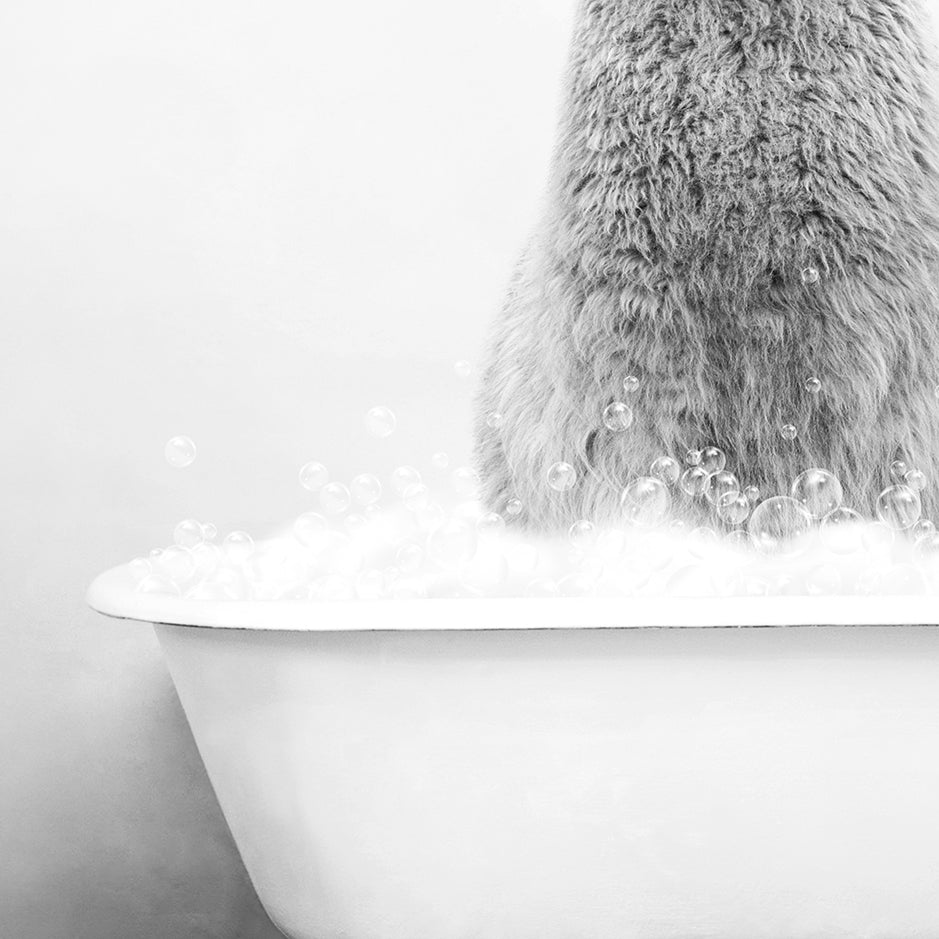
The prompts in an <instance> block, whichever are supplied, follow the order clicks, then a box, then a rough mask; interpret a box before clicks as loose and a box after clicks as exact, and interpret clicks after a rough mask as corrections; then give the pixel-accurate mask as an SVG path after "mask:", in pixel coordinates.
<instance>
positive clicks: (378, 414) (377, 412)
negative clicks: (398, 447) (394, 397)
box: [365, 405, 398, 438]
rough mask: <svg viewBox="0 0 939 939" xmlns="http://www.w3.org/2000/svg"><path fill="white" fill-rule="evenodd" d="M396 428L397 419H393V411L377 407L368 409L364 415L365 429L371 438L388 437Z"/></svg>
mask: <svg viewBox="0 0 939 939" xmlns="http://www.w3.org/2000/svg"><path fill="white" fill-rule="evenodd" d="M397 426H398V419H397V418H396V417H395V415H394V411H392V410H391V408H386V407H383V406H382V405H379V406H378V407H374V408H370V409H369V411H368V413H367V414H366V415H365V429H366V430H367V431H368V432H369V433H370V434H371V435H372V436H373V437H379V438H381V437H390V436H391V435H392V434H393V433H394V431H395V427H397Z"/></svg>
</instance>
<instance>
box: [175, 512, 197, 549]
mask: <svg viewBox="0 0 939 939" xmlns="http://www.w3.org/2000/svg"><path fill="white" fill-rule="evenodd" d="M173 543H174V544H178V545H182V546H183V547H184V548H194V547H195V546H196V545H197V544H202V526H201V525H200V524H199V523H198V522H197V521H196V520H195V519H194V518H187V519H185V520H184V521H182V522H180V523H179V524H178V525H177V526H176V527H175V528H174V529H173Z"/></svg>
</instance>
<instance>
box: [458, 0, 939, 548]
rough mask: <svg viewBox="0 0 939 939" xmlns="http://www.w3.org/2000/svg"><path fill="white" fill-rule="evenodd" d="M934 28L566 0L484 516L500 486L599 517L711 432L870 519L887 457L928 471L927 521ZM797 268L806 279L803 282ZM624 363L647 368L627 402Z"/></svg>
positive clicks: (839, 7)
mask: <svg viewBox="0 0 939 939" xmlns="http://www.w3.org/2000/svg"><path fill="white" fill-rule="evenodd" d="M927 35H928V29H927V27H926V19H925V16H924V13H923V11H922V10H921V9H920V7H919V4H918V3H916V2H914V0H586V2H583V3H582V6H581V8H580V11H579V16H578V23H577V26H576V31H575V35H574V41H573V54H572V59H571V63H570V69H569V76H568V81H567V95H566V106H565V108H564V112H563V116H562V119H561V126H560V131H559V140H558V143H557V146H556V151H555V156H554V161H553V168H552V173H551V179H550V187H549V193H548V198H547V200H546V205H545V208H544V213H543V216H542V218H541V220H540V223H539V224H538V225H537V227H536V230H535V232H534V235H533V237H532V238H531V240H530V242H529V244H528V246H527V249H526V250H525V252H524V254H523V257H522V259H521V262H520V263H519V265H518V267H517V269H516V271H515V274H514V276H513V279H512V282H511V285H510V289H509V292H508V297H507V300H506V302H505V305H504V308H503V310H502V312H501V314H500V316H499V317H498V319H497V321H496V322H495V324H494V327H493V330H492V333H491V337H490V341H489V345H488V349H487V353H486V359H485V364H484V369H483V373H482V382H481V387H480V389H479V392H478V395H477V399H476V418H475V424H476V428H475V435H476V456H477V465H478V468H479V471H480V475H481V477H482V480H483V493H484V500H485V501H486V502H487V503H488V505H489V506H490V507H491V508H493V509H495V510H498V511H500V512H503V513H504V511H505V506H506V503H507V501H508V500H509V499H513V498H518V499H519V500H520V501H521V503H522V506H523V508H522V513H521V515H520V516H518V520H519V521H520V522H521V523H523V524H525V525H528V526H530V527H537V528H539V529H542V530H551V529H557V528H561V527H566V526H567V525H569V524H570V523H571V521H573V520H575V519H578V518H593V519H598V520H609V519H615V518H617V517H618V515H619V513H620V512H621V509H620V493H621V490H622V488H623V485H624V484H625V483H626V482H627V481H628V480H629V479H631V478H634V477H636V476H641V475H646V474H647V473H648V471H649V465H650V463H651V462H652V460H653V459H654V458H656V457H658V456H661V455H666V454H668V455H671V456H675V457H677V458H679V459H681V457H682V456H683V455H684V453H685V452H686V451H687V450H688V449H689V448H692V447H702V446H706V445H709V444H714V445H717V446H719V447H721V448H722V449H723V450H724V451H725V452H726V453H727V455H728V468H733V469H735V470H736V471H737V473H738V475H739V476H740V478H741V483H742V484H743V485H749V484H753V485H756V486H758V487H759V488H760V489H761V491H762V492H763V493H764V494H776V493H788V491H789V487H790V485H791V481H792V479H793V478H794V476H795V475H797V474H798V473H799V472H800V471H802V470H803V469H807V468H809V467H812V466H819V467H824V468H827V469H830V470H831V471H832V472H834V473H835V474H836V475H837V476H838V477H839V479H840V480H841V482H842V483H843V485H844V489H845V504H846V505H849V506H853V507H854V508H857V509H858V510H860V511H863V512H865V513H867V514H872V513H873V503H874V500H875V499H876V497H877V495H878V493H879V492H880V491H881V490H882V489H883V488H884V487H885V486H886V485H888V484H889V482H890V480H889V476H888V467H889V464H890V463H891V461H892V460H894V459H895V458H896V457H897V456H903V457H904V458H905V459H906V460H907V461H908V462H909V463H910V464H911V465H915V466H917V467H919V468H920V469H922V470H923V471H924V472H926V474H927V476H928V477H929V485H928V488H927V490H926V491H924V493H923V497H924V507H925V511H926V512H927V513H928V511H929V508H930V506H934V505H935V504H936V480H937V477H939V401H937V398H936V388H937V385H939V289H937V288H939V276H937V275H939V172H937V171H939V146H937V115H939V111H937V106H936V101H935V99H934V86H935V83H936V81H937V77H936V70H935V67H934V64H933V59H932V56H931V47H930V44H929V42H928V41H927ZM807 267H814V268H816V269H817V270H818V271H819V272H820V274H821V277H820V280H819V282H818V283H817V284H815V285H806V284H803V282H802V279H801V277H800V271H801V270H802V269H803V268H807ZM630 374H634V375H636V376H638V377H639V378H640V380H641V384H640V386H639V388H638V390H637V392H636V393H635V394H633V395H631V396H628V397H627V396H624V393H623V391H622V381H623V379H624V377H626V376H627V375H630ZM810 376H817V377H818V378H819V379H821V381H822V384H823V388H822V391H821V393H820V394H818V395H815V396H813V395H811V394H809V393H808V392H807V391H806V389H805V387H804V383H805V380H806V379H807V378H808V377H810ZM615 400H625V401H626V402H627V403H629V404H630V405H631V406H632V407H633V408H634V410H635V423H634V424H633V426H632V427H631V428H630V430H628V431H627V432H625V433H613V432H611V431H609V430H607V429H606V428H605V427H604V426H603V423H602V420H601V415H602V412H603V410H604V408H605V407H606V406H607V405H608V404H609V403H610V402H612V401H615ZM493 411H497V412H499V413H500V414H501V415H502V417H503V421H502V424H501V426H500V427H498V428H496V429H493V428H491V427H489V426H488V425H487V423H486V417H487V415H489V414H490V413H491V412H493ZM787 423H791V424H794V425H795V426H796V427H797V429H798V437H797V438H796V439H795V440H794V441H787V440H785V439H783V437H782V436H781V434H780V430H779V429H780V427H781V426H782V425H783V424H787ZM558 460H564V461H567V462H569V463H571V464H573V465H574V467H575V468H576V469H577V472H578V482H577V484H576V485H575V486H574V487H573V488H572V489H571V490H569V491H567V492H565V493H558V492H554V491H553V490H552V489H550V488H549V487H548V485H547V483H546V473H547V469H548V467H549V466H550V465H551V464H552V463H554V462H555V461H558Z"/></svg>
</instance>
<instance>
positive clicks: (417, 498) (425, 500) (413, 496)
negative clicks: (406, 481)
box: [402, 483, 431, 512]
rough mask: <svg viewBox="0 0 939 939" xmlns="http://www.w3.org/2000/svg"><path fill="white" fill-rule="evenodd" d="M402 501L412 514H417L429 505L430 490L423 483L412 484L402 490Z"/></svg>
mask: <svg viewBox="0 0 939 939" xmlns="http://www.w3.org/2000/svg"><path fill="white" fill-rule="evenodd" d="M402 501H403V502H404V504H405V505H406V506H407V507H408V508H409V509H410V510H411V511H412V512H419V511H420V510H421V509H426V508H427V506H428V505H430V501H431V500H430V490H429V489H428V488H427V487H426V486H425V485H424V484H423V483H414V484H413V485H411V486H408V488H407V489H405V490H404V496H403V497H402Z"/></svg>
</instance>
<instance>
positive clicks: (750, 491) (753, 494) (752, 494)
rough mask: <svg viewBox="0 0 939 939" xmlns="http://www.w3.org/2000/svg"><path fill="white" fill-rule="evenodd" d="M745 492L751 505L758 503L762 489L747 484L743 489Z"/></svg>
mask: <svg viewBox="0 0 939 939" xmlns="http://www.w3.org/2000/svg"><path fill="white" fill-rule="evenodd" d="M743 494H744V495H745V496H746V497H747V502H749V503H750V505H756V504H757V502H759V501H760V490H759V489H758V488H757V487H756V486H747V488H746V489H744V490H743Z"/></svg>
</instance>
